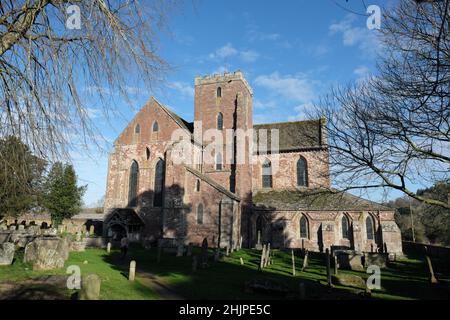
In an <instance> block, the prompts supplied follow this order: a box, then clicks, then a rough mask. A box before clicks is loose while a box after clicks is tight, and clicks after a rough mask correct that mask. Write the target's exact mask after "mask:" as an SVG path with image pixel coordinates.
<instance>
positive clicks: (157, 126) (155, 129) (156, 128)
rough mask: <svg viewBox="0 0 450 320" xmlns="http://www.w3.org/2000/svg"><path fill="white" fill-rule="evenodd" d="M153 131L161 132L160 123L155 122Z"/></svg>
mask: <svg viewBox="0 0 450 320" xmlns="http://www.w3.org/2000/svg"><path fill="white" fill-rule="evenodd" d="M152 131H153V132H158V131H159V125H158V121H155V122H153V127H152Z"/></svg>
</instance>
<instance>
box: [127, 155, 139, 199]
mask: <svg viewBox="0 0 450 320" xmlns="http://www.w3.org/2000/svg"><path fill="white" fill-rule="evenodd" d="M138 185H139V165H138V163H137V162H136V161H133V162H132V164H131V168H130V180H129V184H128V206H129V207H136V205H137V191H138Z"/></svg>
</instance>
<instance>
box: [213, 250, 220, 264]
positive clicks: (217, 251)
mask: <svg viewBox="0 0 450 320" xmlns="http://www.w3.org/2000/svg"><path fill="white" fill-rule="evenodd" d="M219 259H220V250H219V248H216V249H215V250H214V262H217V261H219Z"/></svg>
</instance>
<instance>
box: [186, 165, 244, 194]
mask: <svg viewBox="0 0 450 320" xmlns="http://www.w3.org/2000/svg"><path fill="white" fill-rule="evenodd" d="M184 167H185V168H186V169H187V170H188V171H189V172H191V173H192V174H194V175H196V176H197V177H198V178H200V179H202V180H203V181H205V182H206V183H208V184H210V185H211V186H212V187H214V188H215V189H217V190H218V191H220V192H222V193H224V194H225V195H227V196H228V197H230V198H232V199H234V200H237V201H241V198H240V197H239V196H237V195H236V194H234V193H232V192H231V191H228V190H227V189H225V188H224V187H223V186H222V185H220V184H219V183H218V182H216V181H215V180H214V179H212V178H211V177H208V176H207V175H205V174H203V173H201V172H200V171H198V170H196V169H194V168H192V167H189V166H187V165H185V166H184Z"/></svg>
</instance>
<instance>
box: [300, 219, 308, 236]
mask: <svg viewBox="0 0 450 320" xmlns="http://www.w3.org/2000/svg"><path fill="white" fill-rule="evenodd" d="M300 238H308V220H307V219H306V217H305V216H303V215H302V217H301V218H300Z"/></svg>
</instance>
